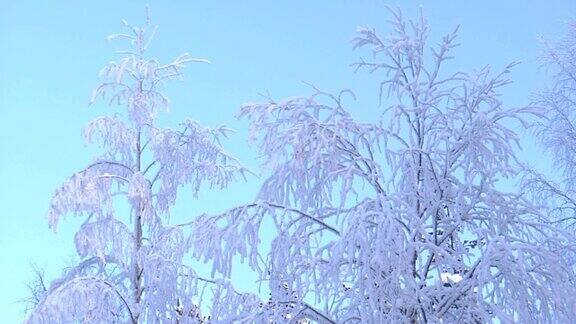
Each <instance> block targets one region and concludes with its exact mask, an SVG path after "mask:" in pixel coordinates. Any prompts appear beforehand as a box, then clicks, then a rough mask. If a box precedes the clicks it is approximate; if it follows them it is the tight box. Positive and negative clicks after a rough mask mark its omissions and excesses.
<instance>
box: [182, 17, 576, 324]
mask: <svg viewBox="0 0 576 324" xmlns="http://www.w3.org/2000/svg"><path fill="white" fill-rule="evenodd" d="M390 22H391V31H390V33H388V34H387V35H386V36H384V37H382V36H380V35H379V34H378V33H377V32H376V31H375V30H374V29H372V28H368V27H363V28H359V29H358V34H357V37H356V38H355V39H354V47H355V48H363V49H364V48H368V49H369V50H370V52H371V54H372V56H371V59H370V60H364V59H363V60H361V61H360V62H358V63H357V64H355V67H356V68H357V70H365V69H367V70H369V71H370V72H371V73H375V74H378V75H381V77H382V82H381V83H380V85H379V99H380V105H379V106H378V107H383V108H382V109H381V108H378V109H374V113H375V116H379V115H380V118H379V119H378V117H376V118H375V120H377V121H376V122H357V121H355V120H354V118H353V117H352V115H351V113H350V112H349V110H348V108H347V107H346V105H347V101H348V98H352V99H354V95H353V93H352V92H351V91H348V90H345V91H341V92H340V93H338V94H335V95H334V94H329V93H326V92H323V91H320V90H318V89H316V88H314V89H315V92H314V93H313V94H312V95H311V96H307V97H295V98H290V99H286V100H281V101H275V100H272V99H270V100H269V101H267V102H263V103H250V104H246V105H244V106H243V107H242V109H241V112H240V114H239V116H240V117H242V118H246V119H248V120H249V121H250V124H251V135H252V136H251V139H252V140H253V141H255V142H256V143H257V144H258V147H259V149H260V152H261V154H262V156H263V159H264V168H265V170H266V172H268V177H267V178H266V179H265V181H264V183H263V185H262V188H261V190H260V192H259V194H258V196H257V198H256V200H255V201H254V202H253V203H250V204H247V205H245V206H239V207H237V208H234V209H232V210H230V211H228V212H226V213H223V214H220V215H214V216H208V215H202V216H200V217H198V218H197V219H195V220H194V221H193V222H191V223H190V226H192V228H193V232H194V235H192V239H193V243H192V248H193V250H194V253H195V255H196V256H197V257H199V258H204V259H205V260H210V261H212V262H213V270H214V272H217V273H222V274H224V275H225V276H228V275H230V273H231V269H232V265H233V264H234V261H233V260H234V257H235V256H241V257H242V258H243V259H244V260H247V262H248V264H249V265H250V266H251V267H252V269H254V270H255V271H257V272H258V274H259V275H260V277H261V280H262V281H264V282H267V283H268V287H269V289H270V292H271V298H270V301H269V303H268V304H269V305H274V306H273V307H269V308H266V309H264V308H260V309H256V310H258V311H259V312H260V313H258V315H257V316H259V317H258V318H260V319H262V318H267V319H268V320H272V321H276V322H283V321H287V320H288V319H289V320H290V321H293V322H295V321H304V320H314V321H317V322H327V323H351V322H352V323H403V322H432V323H435V322H466V323H482V322H490V321H492V320H495V319H498V320H499V321H500V322H503V323H510V322H523V323H542V322H549V323H550V322H567V321H569V320H570V319H572V320H573V319H574V318H576V317H575V316H576V315H575V307H574V305H575V304H574V301H575V297H574V296H575V290H574V285H573V284H569V283H568V282H569V280H570V279H572V278H573V277H572V276H571V271H570V269H569V268H570V267H569V265H567V264H566V262H565V259H563V258H562V257H561V256H560V255H559V253H557V251H560V250H563V249H564V248H565V247H566V246H567V244H569V243H570V242H569V238H568V237H567V236H566V235H565V233H564V232H562V231H561V230H558V229H557V228H556V227H554V226H553V224H550V223H549V222H548V221H547V216H546V214H545V213H542V212H541V210H540V209H538V208H536V207H534V206H533V205H532V204H531V202H530V201H528V200H527V199H526V198H525V197H524V196H522V195H520V194H517V193H514V192H510V191H509V190H508V191H507V190H504V189H503V188H504V187H506V186H499V185H498V182H506V181H512V180H514V179H516V176H517V175H518V173H519V171H520V170H521V167H520V164H519V163H518V161H517V158H516V155H515V154H516V153H515V152H516V150H517V147H516V146H517V144H518V141H519V138H518V136H517V134H516V133H515V129H518V127H523V126H525V125H526V122H527V121H528V120H530V119H531V118H533V117H538V116H540V114H541V110H539V109H537V108H533V107H520V108H511V107H508V106H507V105H506V104H505V103H503V102H502V100H501V99H500V91H501V90H502V88H503V87H504V86H505V85H506V84H508V83H509V82H510V80H509V78H508V75H509V73H510V69H511V68H512V66H513V65H514V64H510V65H509V66H506V67H505V68H504V69H503V71H501V72H497V73H493V72H492V71H491V69H490V67H489V66H485V67H483V68H481V69H479V70H477V71H473V72H460V71H450V70H449V68H448V66H447V65H448V62H449V60H450V59H451V58H452V55H453V49H454V47H456V46H457V44H456V36H457V35H456V34H457V30H455V31H454V32H453V33H450V34H448V35H446V36H445V37H443V38H442V39H441V41H440V42H439V43H438V44H437V45H435V46H431V47H430V45H429V28H428V25H427V23H426V21H425V19H424V18H423V17H422V15H420V17H419V19H418V20H416V21H407V20H405V19H404V18H403V17H402V16H401V14H400V13H399V12H396V11H392V19H391V21H390ZM487 50H489V49H487ZM566 62H567V63H568V62H570V64H572V63H571V62H572V61H566ZM262 224H273V226H274V228H273V229H271V228H262ZM270 235H271V236H272V241H271V244H270V246H263V243H262V242H263V241H265V238H266V237H267V236H270ZM211 237H221V241H219V240H211V239H209V238H211ZM230 307H232V308H234V307H237V306H230ZM225 314H226V313H225V312H220V313H219V314H213V316H214V317H213V318H214V319H220V320H226V319H227V318H228V317H226V316H227V315H225ZM246 316H247V315H246ZM253 316H254V315H253ZM242 318H244V319H247V318H248V317H242ZM254 318H255V317H251V319H254Z"/></svg>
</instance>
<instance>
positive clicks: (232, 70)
mask: <svg viewBox="0 0 576 324" xmlns="http://www.w3.org/2000/svg"><path fill="white" fill-rule="evenodd" d="M78 3H79V2H78V1H56V0H54V1H26V0H22V1H5V0H0V206H1V209H0V319H1V321H2V322H7V323H8V322H16V321H20V320H22V318H23V314H22V309H23V305H21V304H18V303H16V301H17V300H18V299H20V298H23V297H25V296H26V293H27V291H26V289H25V282H26V281H28V280H30V279H31V271H30V266H29V262H35V263H37V264H39V265H40V266H42V267H45V268H46V271H47V275H48V276H49V277H51V276H54V275H56V274H58V273H59V271H60V269H61V268H62V267H63V266H65V265H66V264H67V262H70V261H69V260H70V259H71V257H72V256H73V254H74V253H73V245H72V238H73V233H74V229H76V228H77V225H78V224H79V220H78V219H71V218H69V219H68V220H67V221H64V222H63V226H62V227H61V228H60V230H59V231H58V233H57V234H54V233H53V232H52V231H50V230H49V229H48V226H47V223H46V219H45V214H46V211H47V207H48V203H49V200H50V197H51V195H52V192H53V190H54V189H55V188H56V187H57V186H58V185H59V184H60V183H62V181H63V180H64V179H65V178H66V177H67V176H69V175H70V174H72V173H73V172H74V171H76V170H79V169H81V168H82V167H83V166H84V165H85V164H86V163H88V162H89V161H91V159H92V156H93V154H94V153H95V152H96V150H95V149H94V148H91V147H87V146H86V145H85V144H84V142H83V138H82V136H81V130H82V127H83V126H84V125H85V124H86V123H87V122H88V121H89V120H91V119H92V118H93V117H95V116H98V115H101V114H105V113H107V111H108V112H109V111H111V109H105V107H104V106H103V105H96V106H95V107H88V99H89V96H90V94H91V91H92V88H93V87H94V86H95V85H96V84H97V82H98V79H97V73H98V71H99V70H100V69H101V68H102V67H103V66H104V64H105V63H106V62H108V61H110V60H113V59H114V58H115V56H114V54H113V51H114V50H115V49H118V46H117V44H111V43H108V42H106V41H105V40H104V38H105V36H107V35H109V34H111V33H115V32H118V31H120V28H121V24H120V20H121V19H126V20H127V21H129V22H131V23H133V24H139V23H140V22H142V21H143V19H144V6H145V3H146V2H141V1H91V2H84V4H83V5H78ZM148 3H149V4H150V7H151V12H152V18H153V21H154V22H155V23H156V24H158V25H159V26H160V28H159V30H158V34H157V37H156V41H155V42H154V44H153V45H152V51H151V55H152V56H154V57H157V58H159V59H161V60H164V61H166V60H168V59H172V58H174V57H176V56H177V55H179V54H180V53H183V52H189V53H191V54H192V55H194V56H197V57H203V58H208V59H210V60H211V61H212V62H213V64H211V65H201V64H197V65H192V66H190V67H189V68H188V69H187V73H186V80H185V82H183V83H178V82H177V83H173V84H171V85H168V86H167V93H168V95H169V96H170V97H171V100H172V108H171V112H170V113H169V114H168V115H164V116H163V117H162V118H161V122H162V123H163V124H164V125H175V124H177V122H179V121H181V120H183V119H185V118H188V117H191V118H193V119H196V120H198V121H200V122H201V123H203V124H205V125H208V126H216V125H219V124H227V125H229V126H231V127H232V128H235V129H237V130H238V132H237V134H236V136H235V137H233V138H232V139H231V140H229V141H227V142H225V143H224V144H225V147H226V148H227V149H228V151H229V152H230V153H232V154H233V155H236V156H237V157H238V158H239V159H240V160H241V161H242V162H244V164H246V165H247V166H249V167H250V168H252V169H253V170H257V167H258V162H257V161H256V160H255V156H256V152H255V150H254V149H249V148H248V146H247V143H246V139H247V130H246V129H247V124H246V123H245V122H244V121H236V120H235V119H234V115H235V114H236V112H237V111H238V108H239V106H240V105H241V104H242V103H244V102H247V101H257V100H261V97H260V96H259V93H269V94H270V95H271V96H272V97H274V98H280V97H286V96H293V95H299V94H308V93H310V91H309V89H308V88H307V87H306V86H305V85H303V83H302V81H306V82H310V83H313V84H315V85H317V86H318V87H320V88H322V89H325V90H327V91H337V90H338V89H341V88H350V89H352V90H353V91H355V92H356V94H357V95H358V96H359V100H358V101H357V102H354V103H352V104H351V106H352V109H353V111H354V112H353V113H354V114H355V115H356V116H358V117H359V118H362V119H368V118H370V116H377V111H378V109H379V108H378V107H377V86H378V84H377V82H378V80H379V77H378V76H367V75H365V74H355V73H353V71H352V69H351V68H350V67H349V64H350V63H352V62H354V61H355V60H357V59H358V57H359V56H360V55H361V54H362V53H361V52H358V51H356V52H354V51H352V50H351V46H350V40H351V39H352V37H353V36H354V32H355V30H356V27H357V26H359V25H370V26H373V27H376V28H377V29H378V30H380V31H382V33H384V31H385V30H386V28H387V25H386V22H385V20H386V18H387V16H386V10H385V8H384V5H385V4H388V5H393V6H399V7H400V8H402V9H403V11H404V14H405V15H407V16H412V17H414V16H415V15H416V14H417V10H418V9H417V8H419V7H420V6H422V7H423V8H424V10H425V14H426V16H427V18H428V20H429V23H430V25H431V27H432V36H433V38H436V39H437V38H438V37H440V36H441V35H443V34H445V33H447V32H449V31H451V30H452V29H453V28H454V27H455V26H456V25H458V24H460V25H461V28H460V43H461V44H462V45H461V47H459V48H458V49H457V50H456V56H457V60H456V61H453V63H452V64H451V66H452V67H453V68H465V69H470V68H480V67H482V66H483V65H484V64H487V63H489V64H491V65H492V66H493V67H494V68H502V67H503V66H505V65H506V64H507V63H509V62H510V61H515V60H520V61H522V64H521V65H519V66H517V67H516V68H515V69H514V72H513V74H512V78H513V79H514V81H515V82H514V83H513V84H512V85H510V86H508V87H507V89H506V92H505V94H504V99H505V101H506V102H507V103H508V104H510V105H512V106H517V105H523V104H527V103H528V102H529V100H530V97H531V94H532V92H533V91H535V90H537V89H539V88H541V87H543V86H545V85H546V84H547V83H548V82H549V79H548V78H547V76H546V73H545V71H544V70H543V69H539V63H538V61H537V57H538V55H539V51H540V45H539V41H538V36H543V37H545V38H549V39H555V38H557V37H558V36H559V35H561V34H563V33H564V30H565V28H564V27H565V26H564V24H565V22H567V21H568V20H569V19H570V18H572V17H574V14H575V13H576V11H575V9H576V1H570V0H564V1H560V0H558V1H552V0H551V1H543V0H542V1H526V0H514V1H502V0H499V1H491V0H490V1H447V0H445V1H376V0H355V1H352V0H346V1H344V0H342V1H336V0H332V1H329V0H324V1H309V0H308V1H303V0H298V1H296V0H292V1H282V2H280V1H162V2H161V1H148ZM364 54H365V53H364ZM523 144H524V146H525V148H526V149H525V151H524V152H523V153H522V156H523V157H524V158H525V159H526V160H529V161H532V163H533V164H535V165H537V166H538V167H541V168H543V169H546V168H549V165H550V164H549V162H548V161H549V157H546V156H543V155H542V154H541V153H540V152H539V149H538V148H537V147H536V146H535V145H533V143H532V139H531V137H529V136H525V137H524V141H523ZM258 183H259V181H258V180H257V179H256V178H252V179H249V181H248V183H237V184H234V185H232V186H231V187H230V188H229V189H228V190H226V191H224V192H206V193H203V194H201V195H200V196H199V199H198V200H193V199H192V197H191V196H189V195H186V194H185V195H186V196H183V197H181V199H180V201H179V204H178V207H177V208H176V210H175V214H176V216H175V219H176V220H180V219H182V220H184V219H187V218H190V217H193V215H196V214H198V213H201V212H217V211H220V210H223V209H225V208H227V207H232V206H233V205H234V204H239V203H241V202H246V201H248V200H250V199H252V198H253V197H254V195H255V193H256V191H257V186H258Z"/></svg>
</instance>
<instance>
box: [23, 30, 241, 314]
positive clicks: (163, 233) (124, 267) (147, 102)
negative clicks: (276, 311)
mask: <svg viewBox="0 0 576 324" xmlns="http://www.w3.org/2000/svg"><path fill="white" fill-rule="evenodd" d="M123 23H124V27H125V30H126V33H121V34H116V35H112V36H110V37H109V38H110V39H120V40H125V41H127V42H128V44H129V48H128V49H127V50H125V51H122V52H121V53H120V56H121V57H120V58H119V59H118V60H117V61H114V62H110V63H109V64H108V65H107V66H106V67H105V68H104V69H103V70H102V72H101V76H102V78H103V82H102V83H101V84H100V85H99V86H98V87H97V88H96V89H95V91H94V93H93V96H92V102H94V101H95V100H100V99H102V100H106V101H108V103H109V104H110V105H113V106H119V107H121V109H120V110H119V111H118V112H117V113H114V114H112V115H109V116H105V117H100V118H97V119H95V120H93V121H91V122H90V123H89V124H88V125H87V126H86V128H85V130H84V135H85V137H86V140H87V141H88V142H90V143H95V144H97V145H99V146H100V148H101V150H102V154H101V155H99V156H97V157H96V158H95V159H94V161H93V162H92V163H91V164H90V165H88V166H86V167H85V168H84V169H82V170H81V171H79V172H76V173H74V174H73V175H72V176H71V177H70V178H68V179H67V180H66V181H65V182H64V184H63V185H62V186H61V187H60V188H58V189H57V190H56V192H55V193H54V195H53V198H52V202H51V205H50V208H49V212H48V220H49V224H50V226H51V227H52V228H53V229H54V230H56V228H57V226H58V223H59V222H60V220H61V219H62V217H63V216H65V215H75V216H78V217H82V218H83V219H84V221H83V224H82V226H81V227H80V228H79V229H78V231H77V232H76V234H75V237H74V243H75V247H76V251H77V253H78V256H79V257H80V260H81V262H79V263H78V264H77V265H75V266H73V267H71V268H70V269H68V270H66V272H65V275H64V276H63V277H61V278H59V279H57V280H54V281H53V282H52V284H51V285H50V286H49V287H46V286H45V285H44V282H43V281H42V285H41V287H42V289H41V290H42V291H39V292H38V294H34V300H33V302H34V304H36V307H35V308H34V310H33V311H32V313H31V315H30V317H29V319H28V321H29V322H31V323H72V322H88V323H104V322H107V323H117V322H132V323H137V322H146V323H166V322H191V321H201V320H204V319H205V318H206V316H202V315H201V314H200V313H201V312H200V310H201V305H202V291H203V289H205V288H206V286H208V288H207V289H208V290H213V292H214V293H218V294H231V296H232V297H230V298H236V299H238V300H240V299H242V298H244V297H243V295H241V294H237V293H235V292H232V291H231V290H229V289H228V285H227V284H226V282H225V281H217V280H212V279H202V278H199V277H198V276H197V275H196V274H195V272H194V270H193V269H191V268H190V267H189V266H187V265H186V264H185V263H184V262H183V258H184V256H185V255H186V254H187V253H188V250H189V249H190V247H191V243H192V240H190V238H189V236H188V235H187V234H186V232H185V231H184V230H183V229H182V227H178V226H169V225H167V224H166V223H167V222H166V221H167V218H168V217H169V216H170V209H171V207H172V206H173V205H174V203H175V200H176V197H177V195H178V193H179V190H180V189H181V188H182V187H183V186H189V187H190V188H191V189H192V191H193V193H195V194H196V193H197V192H198V191H199V190H200V189H201V187H202V186H208V187H211V188H224V187H225V186H226V185H227V184H228V183H229V182H230V181H232V180H233V179H235V178H237V177H238V176H243V175H244V173H245V169H244V168H243V167H242V166H241V165H240V164H239V163H238V162H237V161H236V160H235V159H234V158H232V157H231V156H229V155H228V154H227V153H226V152H225V151H224V150H223V148H222V147H221V145H220V142H219V139H220V138H221V137H222V136H226V134H227V133H228V131H229V130H228V129H227V128H225V127H220V128H216V129H210V128H206V127H203V126H201V125H200V124H199V123H198V122H196V121H193V120H187V121H185V122H183V123H182V124H181V128H180V129H179V130H172V129H167V128H160V126H159V125H157V123H156V116H157V115H158V114H159V113H161V112H163V111H164V110H166V108H167V107H168V99H167V98H166V97H165V96H164V94H163V93H162V87H163V86H164V84H165V83H166V82H167V81H169V80H172V79H179V78H181V77H182V69H183V68H184V66H185V65H186V64H187V63H191V62H207V61H206V60H203V59H196V58H193V57H191V56H190V55H188V54H184V55H181V56H179V57H177V58H176V59H175V60H174V61H173V62H171V63H169V64H162V63H160V62H158V61H157V60H155V59H149V58H147V57H146V56H145V55H146V50H147V48H148V46H149V44H150V41H151V40H152V38H153V36H154V33H155V31H156V27H154V26H153V25H151V24H150V20H149V19H147V22H146V24H145V26H144V27H133V26H131V25H130V24H128V23H127V22H125V21H124V22H123Z"/></svg>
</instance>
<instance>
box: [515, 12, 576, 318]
mask: <svg viewBox="0 0 576 324" xmlns="http://www.w3.org/2000/svg"><path fill="white" fill-rule="evenodd" d="M541 58H542V61H543V63H544V66H545V67H547V68H548V69H549V71H550V72H551V73H552V75H553V79H552V81H553V82H552V85H551V86H550V87H549V88H548V89H546V90H542V91H541V92H540V93H538V95H537V96H536V100H535V103H536V104H537V105H540V106H542V107H543V108H544V109H546V117H547V118H546V119H544V120H541V121H540V122H538V123H536V125H535V130H536V131H535V135H536V137H537V138H538V139H539V140H540V141H541V144H542V146H543V148H544V149H545V150H546V151H547V152H548V153H549V154H550V155H551V157H552V160H553V165H554V169H555V170H556V171H557V173H556V174H554V175H553V177H547V176H545V175H543V174H542V173H539V172H537V171H535V170H533V169H531V170H529V171H528V172H527V174H526V177H525V178H524V182H523V185H524V187H523V189H525V190H526V191H527V193H528V194H531V195H532V197H533V198H535V200H536V201H537V202H538V203H540V204H541V205H542V206H544V208H546V212H547V214H548V220H547V221H548V223H549V224H553V225H555V226H558V227H561V228H564V229H566V230H567V231H568V232H569V233H570V234H571V235H573V239H572V244H571V245H569V246H565V247H563V248H562V254H563V256H564V257H565V259H566V262H567V263H568V264H569V265H570V266H571V271H572V276H571V280H570V281H569V284H570V285H572V287H574V286H576V246H575V244H576V150H575V149H576V65H575V60H576V22H571V23H569V24H568V33H567V35H566V36H565V37H564V38H562V39H561V40H560V41H558V42H556V43H550V42H547V41H545V42H544V53H543V55H542V57H541ZM574 307H576V304H575V305H574Z"/></svg>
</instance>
